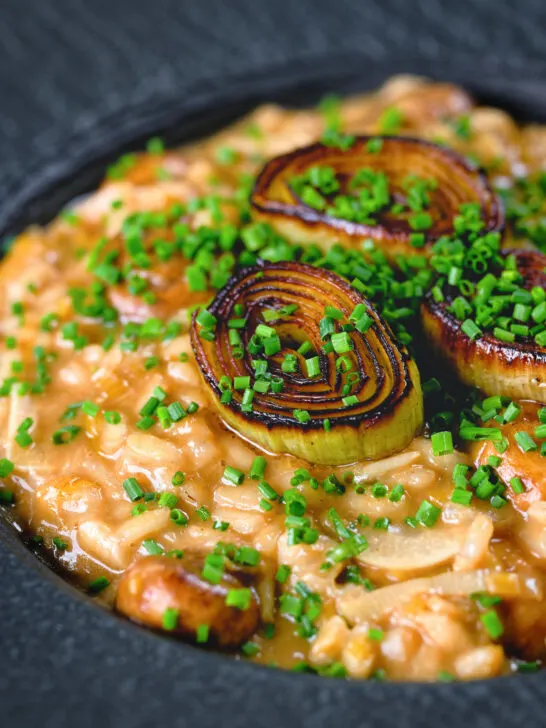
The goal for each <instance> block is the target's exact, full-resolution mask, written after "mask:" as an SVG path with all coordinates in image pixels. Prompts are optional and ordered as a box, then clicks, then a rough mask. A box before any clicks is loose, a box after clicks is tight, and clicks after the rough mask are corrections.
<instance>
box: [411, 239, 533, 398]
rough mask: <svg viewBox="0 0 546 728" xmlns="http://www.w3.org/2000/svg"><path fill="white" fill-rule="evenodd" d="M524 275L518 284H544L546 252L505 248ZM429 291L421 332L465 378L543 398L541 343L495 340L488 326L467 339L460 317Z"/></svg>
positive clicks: (488, 389)
mask: <svg viewBox="0 0 546 728" xmlns="http://www.w3.org/2000/svg"><path fill="white" fill-rule="evenodd" d="M505 253H506V255H513V256H514V257H515V259H516V264H517V268H518V270H519V272H520V273H521V275H522V276H523V287H524V288H526V289H531V288H533V287H535V286H536V287H539V288H544V289H546V273H545V268H546V255H544V254H542V253H539V252H538V251H533V250H507V251H505ZM448 305H449V302H446V301H443V302H441V303H438V302H436V301H435V300H434V298H433V296H432V295H431V294H428V295H427V297H426V298H425V300H424V302H423V305H422V307H421V317H422V322H423V326H424V329H425V332H426V334H427V337H428V339H429V340H430V341H431V343H432V345H433V347H434V349H435V350H436V351H437V352H438V353H439V355H440V356H441V357H442V358H443V359H444V360H445V361H446V362H447V363H448V364H449V365H450V366H451V367H452V369H453V370H454V371H455V372H456V374H457V375H458V377H459V378H460V379H461V381H463V382H464V383H465V384H469V385H471V386H474V387H478V388H479V389H481V390H482V391H483V392H485V394H487V395H490V396H494V395H504V396H506V397H510V398H512V399H532V400H535V401H536V402H542V403H544V404H546V347H543V346H539V345H538V344H536V342H535V341H533V340H532V339H528V340H523V341H515V342H513V343H509V342H505V341H500V340H499V339H497V338H495V336H494V335H493V333H492V332H487V331H486V332H484V333H483V335H482V336H481V337H480V338H478V339H475V340H472V339H471V338H470V337H469V336H467V335H466V334H465V333H464V332H463V331H462V330H461V322H460V321H459V320H458V319H457V318H456V317H455V316H454V314H452V313H450V312H449V311H448V310H447V307H448Z"/></svg>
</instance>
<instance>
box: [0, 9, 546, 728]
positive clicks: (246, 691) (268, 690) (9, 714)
mask: <svg viewBox="0 0 546 728" xmlns="http://www.w3.org/2000/svg"><path fill="white" fill-rule="evenodd" d="M545 31H546V3H545V2H544V0H524V1H523V0H520V1H519V2H514V1H513V0H491V1H488V0H475V1H474V2H471V1H470V0H457V1H455V0H383V1H381V0H360V1H358V0H354V1H352V2H351V1H350V0H269V1H268V2H261V1H259V0H247V1H246V2H243V1H242V0H223V1H222V0H189V1H184V0H147V1H144V0H126V1H125V2H122V1H121V0H1V3H0V160H1V164H0V227H1V226H2V225H3V224H4V219H3V217H2V215H3V213H2V210H5V209H6V205H7V204H8V203H9V201H10V199H9V198H10V195H11V192H10V195H8V192H7V191H8V190H14V189H17V187H18V186H20V185H21V184H23V182H25V184H26V182H27V181H28V177H29V174H31V175H35V174H36V170H39V169H40V167H42V166H43V165H45V164H46V163H48V162H49V161H51V160H53V159H62V157H63V152H65V153H66V154H68V153H69V154H71V155H72V154H74V153H75V147H74V140H77V141H76V145H77V144H80V145H81V146H82V147H84V146H86V145H87V147H89V146H90V143H91V142H92V141H93V140H94V138H95V136H97V135H98V134H99V132H98V129H99V128H100V129H101V131H100V133H101V134H104V133H105V129H106V132H107V133H108V124H106V126H105V125H104V124H103V125H102V126H97V122H98V121H100V120H104V119H107V118H110V117H111V116H112V115H113V118H115V117H116V114H119V113H120V112H121V111H122V110H123V109H126V108H131V107H136V106H139V105H141V104H142V103H143V102H145V101H148V103H149V105H150V107H152V108H155V106H156V105H157V106H159V105H160V104H161V103H162V102H163V101H165V100H169V99H170V100H171V101H172V100H175V101H176V99H180V100H181V103H182V102H184V103H186V101H187V99H188V98H189V97H190V95H191V94H193V93H194V90H195V89H197V88H203V87H207V88H208V89H210V90H214V89H215V88H218V89H222V90H223V91H225V90H226V89H228V90H229V89H230V88H231V87H233V88H235V86H236V83H235V80H234V79H236V78H237V77H239V76H240V75H241V74H245V73H248V72H250V71H252V72H254V73H255V72H259V71H260V70H263V69H266V68H270V67H275V66H278V67H284V68H286V63H287V61H290V62H291V63H292V64H293V68H294V73H295V75H296V76H297V75H298V73H299V71H300V69H301V68H302V67H305V68H306V69H310V68H311V69H312V68H313V67H314V65H315V64H316V66H317V67H324V58H325V56H328V55H331V54H333V55H334V56H338V55H340V54H350V53H351V52H354V53H355V54H357V53H358V55H359V57H360V58H361V59H362V60H361V65H360V68H361V72H362V76H363V79H362V80H363V83H362V86H366V85H368V81H369V80H371V79H373V83H375V82H376V80H377V79H379V78H381V76H382V75H384V73H390V72H393V71H403V70H405V69H406V68H411V69H417V68H418V69H424V68H426V69H427V70H428V71H429V72H430V73H431V74H432V75H434V74H440V75H441V74H443V73H444V70H443V69H445V68H448V67H449V68H450V69H451V71H450V73H452V74H453V76H454V77H456V76H457V72H456V69H457V68H459V67H461V68H462V67H463V66H464V68H465V74H464V75H465V76H466V77H467V78H468V77H469V69H470V72H471V76H472V78H474V79H475V80H476V81H478V80H480V79H481V78H482V77H485V76H487V77H489V78H497V79H498V80H500V82H501V85H502V79H503V78H505V77H508V76H510V78H511V80H512V83H513V81H514V79H521V86H522V88H523V87H524V86H525V89H526V98H527V102H530V103H531V104H532V102H533V99H534V97H535V95H536V98H537V100H540V101H541V103H544V100H545V99H544V93H543V92H542V96H540V92H541V89H542V86H541V84H540V82H541V81H542V79H543V78H544V75H545V73H544V72H545V71H546V52H545V41H544V38H545V37H546V33H545ZM417 58H418V59H419V62H418V63H415V59H417ZM535 88H536V92H535ZM115 131H116V130H115V129H110V133H112V134H113V133H114V132H115ZM67 139H71V140H72V142H71V143H70V145H68V143H67V141H66V140H67ZM13 550H15V551H17V550H18V549H17V545H16V542H15V541H12V540H11V538H10V534H9V532H6V531H5V530H2V529H0V725H1V726H4V725H5V726H6V728H7V726H9V728H20V727H23V728H26V726H29V728H30V726H32V727H33V728H35V727H36V726H39V727H40V728H76V727H77V728H96V726H101V728H110V727H111V728H114V727H115V728H149V727H151V726H155V725H158V726H159V725H161V726H163V725H169V726H171V725H173V726H186V725H188V726H189V725H192V726H198V727H199V728H209V726H210V727H211V728H212V726H215V728H216V726H222V727H223V728H236V727H238V726H247V727H248V728H277V726H280V725H283V726H285V727H286V728H290V727H291V726H301V727H302V728H311V726H313V728H326V726H332V725H335V724H336V723H337V724H341V723H343V725H344V726H346V727H347V728H350V727H351V726H367V725H370V726H371V725H382V726H384V727H385V728H390V727H391V726H395V725H396V726H397V728H410V726H425V727H426V726H431V727H432V726H435V727H436V726H438V725H442V726H443V727H444V728H452V727H453V728H455V726H457V728H458V726H460V725H463V724H466V725H469V726H472V727H473V728H474V727H475V728H489V727H490V726H499V728H504V726H506V728H508V727H509V726H514V725H516V724H519V723H523V722H524V721H525V722H526V725H527V726H535V725H537V726H538V725H543V724H544V723H543V719H542V717H541V716H542V715H543V710H542V706H543V705H544V701H545V699H546V685H544V678H543V677H542V676H536V677H527V678H526V679H525V680H523V679H518V680H511V681H510V682H508V683H507V682H506V681H501V682H495V683H488V684H487V685H480V684H476V685H471V686H468V687H467V686H455V687H453V686H437V687H432V688H427V689H425V688H422V687H418V686H394V687H391V686H388V685H379V684H377V685H350V684H344V683H335V682H332V681H322V682H320V683H319V682H318V681H316V680H313V679H312V678H309V679H308V678H305V677H301V676H300V677H297V678H296V677H295V676H292V675H290V674H282V673H275V672H270V671H265V670H255V669H253V668H252V667H250V666H243V665H241V666H239V667H237V668H236V669H235V666H234V665H233V663H230V662H228V661H226V660H218V659H216V658H213V657H208V656H206V655H203V653H196V652H194V651H193V650H188V649H184V648H179V647H178V646H177V645H175V644H173V643H172V642H170V641H168V640H163V639H156V638H155V637H153V636H152V635H149V634H143V633H141V632H140V631H139V630H138V629H136V628H134V627H132V626H130V625H126V624H122V623H120V622H118V621H117V620H114V619H112V618H110V617H109V616H106V615H104V614H102V613H101V612H100V610H98V609H96V608H94V607H92V606H90V605H88V604H87V603H85V602H84V601H82V600H80V599H78V598H74V594H73V593H71V592H70V590H69V589H68V588H66V587H61V588H59V584H57V583H56V581H55V580H54V579H44V577H43V574H41V572H40V571H39V569H38V568H37V565H36V564H34V563H33V561H32V558H31V557H30V556H28V555H26V556H25V554H24V553H20V554H19V557H16V556H13V555H12V553H11V551H13ZM198 655H199V656H198Z"/></svg>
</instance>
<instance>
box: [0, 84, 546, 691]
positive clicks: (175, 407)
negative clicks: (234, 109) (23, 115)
mask: <svg viewBox="0 0 546 728" xmlns="http://www.w3.org/2000/svg"><path fill="white" fill-rule="evenodd" d="M423 140H425V141H423ZM294 150H295V151H294ZM545 167H546V129H543V128H542V127H539V126H524V127H521V126H518V125H517V124H516V123H515V122H514V121H513V120H512V119H511V118H510V117H509V116H508V115H507V114H506V113H504V112H503V111H500V110H498V109H492V108H484V107H480V106H476V105H475V103H474V101H473V100H472V99H471V98H470V96H469V95H468V94H467V93H466V92H465V91H463V90H462V89H459V88H457V87H455V86H452V85H449V84H442V83H432V82H428V81H426V80H423V79H418V78H413V77H406V76H404V77H402V76H401V77H396V78H393V79H391V80H390V81H389V82H388V83H386V84H385V85H384V86H383V87H382V88H380V89H379V90H378V91H376V92H374V93H372V94H369V95H366V96H359V97H355V98H350V99H347V100H344V101H340V100H338V99H335V98H333V97H332V98H327V99H325V100H324V101H323V102H322V103H321V105H320V106H319V108H317V109H312V110H304V111H293V110H285V109H281V108H279V107H276V106H272V105H267V106H262V107H260V108H258V109H256V110H255V111H254V112H253V113H251V114H250V115H249V116H248V117H246V118H245V119H243V120H242V121H240V122H238V123H237V124H235V125H234V126H232V127H230V128H228V129H227V130H224V131H222V132H220V133H219V134H216V135H215V136H213V137H212V138H210V139H206V140H204V141H201V142H199V143H196V144H193V145H191V146H187V147H183V148H181V149H173V150H171V149H168V150H167V149H165V148H164V145H163V143H162V142H161V140H160V139H152V140H150V142H149V143H148V146H147V151H146V152H143V153H139V154H127V155H125V156H123V157H121V158H120V159H119V160H118V161H117V162H116V163H115V164H114V165H112V166H111V167H110V168H109V169H108V173H107V176H106V179H105V181H104V183H103V184H102V185H101V187H100V188H99V189H98V191H96V192H94V193H93V194H90V195H89V196H88V197H86V198H85V199H84V200H80V201H78V202H77V203H75V204H74V205H72V206H70V207H69V208H67V209H66V210H64V211H63V212H62V213H61V214H60V215H59V216H58V218H56V219H55V220H54V221H53V222H51V223H50V224H49V225H48V226H46V227H43V228H39V227H33V228H30V229H28V230H26V231H25V232H23V233H22V234H21V235H19V236H18V237H17V238H16V239H15V240H14V241H13V242H12V243H11V245H10V247H9V252H8V253H7V254H6V256H5V258H4V259H3V260H2V262H1V264H0V501H1V502H2V503H3V505H4V506H5V509H6V511H7V512H8V516H9V518H10V520H11V521H12V522H13V523H14V525H15V526H16V527H17V528H18V529H19V531H20V532H21V534H22V536H23V538H24V539H25V540H26V542H27V543H28V545H29V547H31V548H32V549H35V550H36V551H37V552H43V553H45V554H46V555H47V557H48V559H50V560H51V561H53V562H57V563H58V565H59V567H60V568H61V569H62V570H63V571H64V572H65V573H66V574H67V576H69V577H70V578H71V579H72V580H73V581H75V582H77V583H78V584H79V585H80V587H81V588H83V589H84V590H86V591H87V592H89V594H90V595H91V596H92V597H93V598H96V599H99V600H102V601H103V602H104V603H105V604H107V605H109V606H111V607H112V608H114V609H117V610H119V611H120V612H121V613H123V614H124V615H126V616H127V617H129V618H131V619H133V620H135V621H136V622H139V623H141V624H144V625H146V626H148V627H151V628H154V629H157V630H163V631H166V632H169V633H171V634H173V635H176V636H179V637H181V638H183V639H185V640H186V641H189V642H191V643H197V644H200V645H202V646H203V647H204V648H212V649H222V650H226V651H228V652H230V653H231V654H232V655H234V656H235V657H236V658H237V659H251V660H255V661H258V662H261V663H265V664H268V665H271V666H279V667H283V668H288V669H292V670H295V671H307V672H316V673H318V674H321V675H330V676H335V677H349V678H370V679H382V680H385V679H389V680H426V681H435V680H443V681H451V680H468V679H477V678H487V677H494V676H498V675H502V674H506V673H509V672H511V671H533V670H536V669H539V667H540V666H541V660H542V658H543V656H544V654H545V653H546V641H545V640H546V612H545V602H544V582H545V572H544V567H545V564H546V476H545V475H544V470H545V469H544V464H545V463H546V460H545V459H544V458H545V457H546V285H545V284H546V273H545V266H546V256H544V255H543V253H542V252H540V251H541V249H544V250H546V226H545V223H544V220H545V219H546V218H544V217H543V215H544V211H545V210H546V203H545V199H546V173H544V172H542V170H543V169H544V168H545ZM543 496H544V497H543Z"/></svg>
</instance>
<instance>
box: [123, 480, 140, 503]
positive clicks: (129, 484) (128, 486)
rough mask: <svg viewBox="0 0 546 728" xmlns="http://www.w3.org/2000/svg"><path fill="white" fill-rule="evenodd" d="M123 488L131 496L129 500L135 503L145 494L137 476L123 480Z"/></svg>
mask: <svg viewBox="0 0 546 728" xmlns="http://www.w3.org/2000/svg"><path fill="white" fill-rule="evenodd" d="M123 489H124V490H125V492H126V493H127V495H128V496H129V500H130V501H132V502H133V503H134V502H135V501H137V500H140V499H141V498H142V497H143V496H144V491H143V490H142V488H141V487H140V484H139V482H138V480H137V479H136V478H126V479H125V480H124V481H123Z"/></svg>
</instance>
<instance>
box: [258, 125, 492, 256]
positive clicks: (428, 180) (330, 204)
mask: <svg viewBox="0 0 546 728" xmlns="http://www.w3.org/2000/svg"><path fill="white" fill-rule="evenodd" d="M313 169H314V170H317V169H318V170H320V169H323V170H324V169H329V170H331V171H332V172H333V174H334V176H335V178H334V181H333V182H332V181H331V180H330V182H328V181H327V180H324V181H323V182H322V187H321V188H320V190H319V188H317V187H316V185H315V186H314V188H313V189H314V190H315V192H317V191H322V198H323V202H321V201H320V198H319V197H317V196H316V194H313V193H309V192H308V191H307V192H306V191H305V185H304V184H303V181H302V180H304V179H307V180H308V181H310V182H311V184H312V180H313V179H317V178H315V177H313V175H318V174H320V173H318V172H313V171H312V170H313ZM323 174H326V173H324V172H323ZM302 175H303V177H302ZM330 175H331V173H330ZM355 175H360V180H359V177H358V176H356V177H355ZM416 180H417V181H416ZM312 186H313V184H312ZM334 188H335V189H334ZM418 188H421V190H423V189H424V190H425V196H426V200H427V201H426V202H425V204H424V205H423V206H421V208H420V199H421V200H422V198H421V196H420V195H421V193H420V192H419V189H418ZM361 195H364V197H365V198H367V201H365V203H364V206H365V207H366V209H367V210H370V205H371V206H372V207H373V206H375V207H376V208H377V209H376V210H375V211H374V212H372V213H370V214H369V215H368V217H366V216H363V214H362V212H363V208H362V207H360V206H359V202H358V200H359V199H360V196H361ZM339 196H342V197H350V198H352V199H353V200H354V201H355V202H353V203H349V204H348V203H347V200H345V201H342V202H341V203H340V204H336V198H339ZM370 198H371V202H370ZM251 203H252V207H253V210H254V214H255V216H256V217H257V218H259V219H262V220H264V221H266V222H268V223H269V224H270V225H271V226H272V227H274V228H275V229H276V230H277V231H278V232H279V233H281V234H282V235H285V236H286V237H287V238H288V239H290V240H293V241H295V242H298V243H301V244H307V243H318V244H320V245H322V246H323V247H326V248H328V247H330V246H332V245H333V244H334V243H336V242H341V243H343V244H345V245H360V243H361V242H362V239H364V238H371V239H373V240H374V242H375V244H376V245H377V247H379V248H381V249H382V250H383V251H384V252H385V254H386V255H387V256H388V257H389V258H391V259H394V258H395V257H396V256H397V255H400V254H405V255H408V254H413V255H415V254H416V253H419V252H421V253H424V254H426V253H427V252H428V251H429V249H430V247H431V245H432V244H433V243H434V242H435V241H436V240H437V239H438V238H439V237H441V236H443V235H450V234H452V233H453V232H454V222H453V221H454V218H455V216H456V215H458V214H459V208H460V205H461V204H463V203H478V204H479V205H480V207H481V210H482V218H483V221H484V232H487V231H493V230H500V229H502V227H503V222H504V221H503V212H502V207H501V205H500V203H499V201H498V198H497V196H496V195H495V193H494V192H493V190H492V189H491V187H490V185H489V183H488V181H487V178H486V176H485V174H484V173H483V172H482V171H481V170H480V169H479V168H478V167H475V166H473V165H472V164H471V163H470V162H468V161H466V160H465V159H464V158H463V157H461V156H460V155H459V154H457V153H456V152H454V151H452V150H449V149H446V148H445V147H442V146H439V145H437V144H433V143H431V142H427V141H424V140H422V139H412V138H409V137H396V136H383V137H369V136H361V137H357V138H356V139H355V141H354V143H353V144H352V145H351V146H350V147H349V148H343V149H340V148H338V147H329V146H325V145H324V144H322V143H316V144H312V145H311V146H308V147H302V148H301V149H297V150H295V151H293V152H290V153H289V154H284V155H282V156H279V157H276V158H274V159H272V160H270V161H269V162H268V163H267V164H266V165H265V167H264V168H263V170H262V172H261V174H260V175H259V177H258V179H257V181H256V185H255V187H254V191H253V193H252V197H251ZM351 204H352V209H351V211H350V212H347V210H348V209H349V207H350V205H351ZM355 205H356V207H355ZM357 208H358V209H357ZM423 213H424V214H425V215H429V216H430V220H429V223H428V225H427V223H426V218H424V220H425V221H424V222H423ZM416 232H417V233H420V234H421V235H422V240H421V241H417V240H416V238H415V237H412V235H413V234H414V233H416ZM416 245H418V246H419V247H416Z"/></svg>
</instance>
